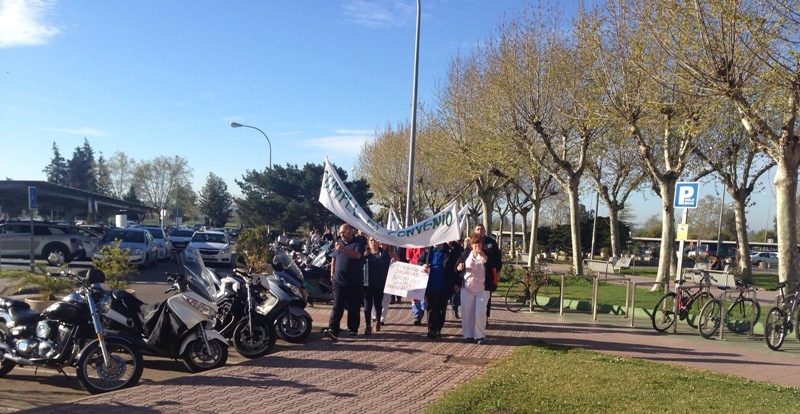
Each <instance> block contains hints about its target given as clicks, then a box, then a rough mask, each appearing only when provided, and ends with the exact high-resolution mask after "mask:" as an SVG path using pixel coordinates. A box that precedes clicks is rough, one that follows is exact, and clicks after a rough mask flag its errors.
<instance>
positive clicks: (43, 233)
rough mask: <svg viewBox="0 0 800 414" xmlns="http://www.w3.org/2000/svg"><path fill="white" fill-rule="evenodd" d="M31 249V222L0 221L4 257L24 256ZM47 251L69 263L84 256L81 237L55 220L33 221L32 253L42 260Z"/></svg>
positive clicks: (0, 237) (1, 252) (27, 254)
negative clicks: (51, 221) (50, 221)
mask: <svg viewBox="0 0 800 414" xmlns="http://www.w3.org/2000/svg"><path fill="white" fill-rule="evenodd" d="M30 251H31V222H30V221H11V222H8V223H4V224H0V254H2V255H3V256H5V257H28V256H30ZM50 253H55V254H56V255H58V256H60V258H61V259H62V260H63V261H64V262H70V261H72V260H74V259H76V258H79V257H83V256H84V250H83V240H82V239H81V236H79V235H77V234H73V233H72V232H71V231H70V229H69V227H67V226H62V225H58V224H55V223H49V222H43V221H34V222H33V254H34V256H36V257H37V258H40V259H46V258H47V257H48V256H49V255H50Z"/></svg>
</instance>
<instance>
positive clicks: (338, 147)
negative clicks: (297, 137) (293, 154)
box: [303, 133, 372, 156]
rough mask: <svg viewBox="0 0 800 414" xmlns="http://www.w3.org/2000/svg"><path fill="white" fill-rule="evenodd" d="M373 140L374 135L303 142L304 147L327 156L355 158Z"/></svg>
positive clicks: (340, 136) (336, 137)
mask: <svg viewBox="0 0 800 414" xmlns="http://www.w3.org/2000/svg"><path fill="white" fill-rule="evenodd" d="M371 138H372V133H369V134H351V135H334V136H327V137H318V138H312V139H308V140H305V141H303V145H304V146H308V147H311V148H314V149H316V150H319V151H322V152H324V153H325V154H326V155H331V156H334V155H347V154H349V155H352V156H355V155H357V154H358V153H359V152H360V151H361V147H362V146H363V145H364V143H365V142H366V141H367V140H369V139H371Z"/></svg>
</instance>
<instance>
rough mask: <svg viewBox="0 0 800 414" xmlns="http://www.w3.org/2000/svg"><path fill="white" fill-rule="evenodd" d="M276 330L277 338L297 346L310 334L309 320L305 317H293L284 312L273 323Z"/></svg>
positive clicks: (289, 313)
mask: <svg viewBox="0 0 800 414" xmlns="http://www.w3.org/2000/svg"><path fill="white" fill-rule="evenodd" d="M275 326H276V327H277V328H278V336H280V337H281V339H283V340H284V341H286V342H291V343H293V344H299V343H301V342H303V341H305V340H306V338H308V335H310V334H311V328H312V326H311V318H309V317H307V316H295V315H292V313H291V312H286V313H284V314H283V315H281V316H279V317H278V319H277V320H276V321H275Z"/></svg>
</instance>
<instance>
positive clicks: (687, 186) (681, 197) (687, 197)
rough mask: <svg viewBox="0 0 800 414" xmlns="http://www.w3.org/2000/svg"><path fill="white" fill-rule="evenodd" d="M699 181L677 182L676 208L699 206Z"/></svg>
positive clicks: (674, 205) (674, 204)
mask: <svg viewBox="0 0 800 414" xmlns="http://www.w3.org/2000/svg"><path fill="white" fill-rule="evenodd" d="M699 187H700V185H699V183H698V182H696V181H695V182H679V183H676V184H675V203H673V207H675V208H697V199H698V198H699V197H698V195H699Z"/></svg>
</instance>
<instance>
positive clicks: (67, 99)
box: [0, 0, 774, 228]
mask: <svg viewBox="0 0 800 414" xmlns="http://www.w3.org/2000/svg"><path fill="white" fill-rule="evenodd" d="M575 3H577V1H575V2H562V7H568V8H569V7H574V4H575ZM525 4H526V3H525V2H524V1H521V0H520V1H512V0H493V1H488V0H487V1H484V0H422V25H421V42H420V64H419V102H421V103H423V104H424V103H430V102H433V101H434V100H435V99H434V93H435V89H436V86H437V82H441V81H442V80H443V79H444V77H445V76H446V72H447V68H448V64H449V62H450V60H451V59H452V58H453V57H454V56H455V55H456V54H457V53H458V52H459V51H461V52H467V51H469V50H471V49H472V48H473V47H474V46H475V45H476V44H478V43H479V42H481V41H482V40H483V39H486V38H487V37H488V36H489V34H490V33H491V32H492V30H493V29H494V28H495V27H496V25H497V24H498V23H500V22H501V21H502V20H503V18H504V16H506V17H507V16H510V15H514V14H516V13H518V12H520V11H521V10H523V9H524V8H525ZM415 15H416V2H415V1H414V0H341V1H333V0H296V1H277V0H241V1H210V0H202V1H188V0H175V1H154V0H141V1H90V0H69V1H55V0H53V1H44V0H0V137H2V150H1V151H0V154H2V155H0V156H1V157H2V161H0V178H2V179H5V178H6V177H8V178H12V179H18V180H44V179H45V175H44V173H43V172H42V169H43V168H44V167H45V166H46V165H47V164H48V163H49V162H50V159H51V158H52V155H53V152H52V150H51V146H52V143H53V142H55V143H56V144H57V145H58V147H59V149H60V151H61V154H62V155H63V156H64V157H65V158H67V159H69V158H70V157H71V156H72V152H73V150H74V148H75V147H77V146H80V145H82V144H83V140H84V138H86V139H88V140H89V142H90V144H91V146H92V148H93V149H94V150H95V155H96V156H97V155H98V154H99V153H100V152H102V153H103V155H104V156H105V157H106V158H109V157H111V156H112V155H113V154H114V152H116V151H124V152H125V153H126V154H127V155H129V156H131V157H133V158H135V159H137V160H147V159H152V158H154V157H155V156H158V155H167V156H171V155H181V156H183V157H185V158H186V159H187V160H188V161H189V165H190V166H191V167H192V168H193V170H194V171H193V173H194V187H195V190H199V189H200V188H201V187H202V186H203V185H204V183H205V180H206V177H207V176H208V173H209V172H213V173H214V174H216V175H217V176H220V177H222V178H223V179H224V180H225V181H226V182H227V184H228V190H229V191H230V192H231V193H233V194H234V195H238V194H240V190H239V187H238V186H237V185H236V183H235V182H234V179H237V178H241V177H242V175H243V174H244V173H245V171H246V170H248V169H251V170H252V169H256V170H262V169H264V168H265V167H266V165H267V163H268V159H269V147H268V145H267V142H265V139H264V137H263V136H262V135H261V134H260V133H258V131H255V130H252V129H247V128H238V129H233V128H231V127H230V126H229V124H230V122H232V121H235V122H239V123H242V124H247V125H252V126H256V127H258V128H260V129H261V130H263V131H264V132H265V133H266V134H267V135H268V136H269V139H270V141H271V143H272V162H273V163H274V164H281V165H285V164H286V163H291V164H297V165H300V166H302V165H303V164H305V163H306V162H312V163H322V162H323V161H324V159H325V156H326V155H327V156H328V157H329V158H330V160H331V161H332V162H334V163H335V164H337V165H339V166H341V167H343V168H345V169H347V170H349V169H350V168H351V167H352V166H353V165H354V164H355V161H356V157H357V155H358V152H359V150H360V147H361V144H362V143H363V142H364V140H366V139H369V138H371V137H372V135H373V133H374V131H375V129H376V128H378V129H380V128H383V127H384V126H386V125H387V124H392V125H395V124H398V123H401V122H405V121H407V120H408V119H409V118H410V115H411V85H412V76H413V57H414V30H415V28H414V25H415ZM403 150H406V149H403ZM400 154H403V156H405V155H404V152H403V151H400V152H399V154H398V156H400ZM638 198H639V199H640V198H641V197H638ZM647 198H648V200H649V201H647V202H645V201H642V200H638V201H637V202H636V204H637V206H641V208H639V207H636V209H637V221H643V220H645V219H646V218H647V217H649V216H651V215H652V214H654V213H657V212H658V211H659V201H658V198H657V197H655V196H654V195H649V196H648V197H647ZM585 203H586V204H587V205H593V204H594V197H593V195H587V196H586V197H585ZM764 208H766V207H764ZM604 211H605V209H604V208H602V207H601V208H600V213H601V214H603V212H604ZM773 215H774V208H773ZM764 222H765V220H764V219H762V220H760V221H756V222H755V223H753V224H751V227H755V228H761V227H762V226H763V224H756V223H764Z"/></svg>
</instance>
